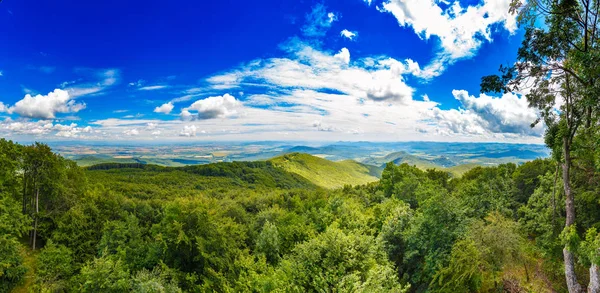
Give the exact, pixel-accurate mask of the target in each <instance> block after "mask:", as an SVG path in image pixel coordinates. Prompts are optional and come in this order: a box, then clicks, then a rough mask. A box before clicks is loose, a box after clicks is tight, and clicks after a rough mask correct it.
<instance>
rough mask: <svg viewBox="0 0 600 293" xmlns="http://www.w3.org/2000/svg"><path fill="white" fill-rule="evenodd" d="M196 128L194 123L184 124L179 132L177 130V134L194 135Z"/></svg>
mask: <svg viewBox="0 0 600 293" xmlns="http://www.w3.org/2000/svg"><path fill="white" fill-rule="evenodd" d="M197 130H198V128H197V127H196V125H185V126H184V127H183V129H182V130H181V132H179V136H185V137H192V136H196V131H197Z"/></svg>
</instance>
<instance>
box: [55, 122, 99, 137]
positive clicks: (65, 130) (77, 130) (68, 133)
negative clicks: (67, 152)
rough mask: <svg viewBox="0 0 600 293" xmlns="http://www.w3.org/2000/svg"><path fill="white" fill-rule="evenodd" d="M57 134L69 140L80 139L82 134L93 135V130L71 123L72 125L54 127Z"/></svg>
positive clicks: (89, 127) (56, 125)
mask: <svg viewBox="0 0 600 293" xmlns="http://www.w3.org/2000/svg"><path fill="white" fill-rule="evenodd" d="M53 129H54V130H58V132H56V134H55V135H56V136H59V137H67V138H78V137H80V134H81V133H91V132H92V131H93V128H92V127H91V126H86V127H77V124H75V123H71V124H70V125H62V124H55V125H54V127H53Z"/></svg>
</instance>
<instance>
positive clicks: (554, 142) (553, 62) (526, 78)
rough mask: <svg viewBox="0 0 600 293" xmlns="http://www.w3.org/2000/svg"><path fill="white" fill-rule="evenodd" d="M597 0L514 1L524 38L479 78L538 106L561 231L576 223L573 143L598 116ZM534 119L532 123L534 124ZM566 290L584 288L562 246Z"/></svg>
mask: <svg viewBox="0 0 600 293" xmlns="http://www.w3.org/2000/svg"><path fill="white" fill-rule="evenodd" d="M599 10H600V1H598V0H530V1H527V2H526V3H525V2H524V1H521V0H512V2H511V12H513V13H518V17H519V20H520V22H521V24H522V25H524V26H525V38H524V40H523V43H522V45H521V47H520V48H519V50H518V57H517V59H518V60H517V62H516V63H515V64H514V65H513V66H508V67H505V66H501V67H500V71H501V74H500V75H492V76H486V77H484V78H482V91H483V92H522V93H525V94H526V97H527V100H528V101H529V104H530V106H531V107H534V108H537V109H539V110H540V114H541V119H543V120H544V122H545V123H546V126H547V127H548V130H547V132H546V135H545V140H546V144H547V145H548V146H549V147H550V148H552V150H553V153H554V158H555V159H556V160H557V161H559V163H561V164H562V179H563V182H564V184H563V186H564V192H565V197H566V200H565V207H566V221H565V230H570V229H571V228H572V227H574V225H575V220H576V217H575V215H576V214H575V195H574V192H573V187H572V185H571V168H572V166H573V159H574V158H573V157H572V155H571V154H572V151H573V141H574V138H575V137H576V136H577V135H584V133H585V132H586V131H587V130H588V129H590V128H591V127H592V126H593V121H594V116H595V115H598V110H599V106H598V96H599V94H600V89H599V86H598V78H599V77H600V75H599V73H600V51H599V50H598V49H599V48H598V37H599V36H600V34H599V32H598V20H599V17H600V16H599V15H598V13H599V12H600V11H599ZM538 122H540V120H538V121H535V122H534V123H533V124H532V125H535V124H537V123H538ZM563 258H564V265H565V277H566V281H567V287H568V290H569V292H571V293H573V292H582V290H583V287H582V286H581V284H580V283H579V281H578V279H577V276H576V274H575V255H574V254H573V251H571V250H570V249H569V248H568V247H567V246H565V248H564V249H563ZM599 275H600V273H599V271H598V266H597V264H592V265H591V267H590V279H591V281H590V285H589V287H588V290H589V291H590V292H600V284H598V281H595V280H598V279H599V278H598V276H599Z"/></svg>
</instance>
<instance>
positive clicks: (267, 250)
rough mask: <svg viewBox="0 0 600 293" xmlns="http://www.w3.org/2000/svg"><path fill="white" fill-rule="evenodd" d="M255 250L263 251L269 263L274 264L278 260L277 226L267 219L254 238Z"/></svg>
mask: <svg viewBox="0 0 600 293" xmlns="http://www.w3.org/2000/svg"><path fill="white" fill-rule="evenodd" d="M256 250H257V251H258V252H260V253H263V254H264V255H265V257H266V258H267V261H269V263H272V264H276V263H277V262H278V261H279V257H280V256H279V232H277V226H275V225H273V224H271V223H270V222H269V221H267V222H266V223H265V225H264V226H263V228H262V231H261V232H260V234H259V235H258V239H257V240H256Z"/></svg>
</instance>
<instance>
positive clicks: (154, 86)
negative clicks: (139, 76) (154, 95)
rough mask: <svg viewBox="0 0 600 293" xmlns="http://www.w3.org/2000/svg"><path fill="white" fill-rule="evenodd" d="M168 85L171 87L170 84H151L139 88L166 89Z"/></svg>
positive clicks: (150, 89) (145, 89) (148, 89)
mask: <svg viewBox="0 0 600 293" xmlns="http://www.w3.org/2000/svg"><path fill="white" fill-rule="evenodd" d="M168 87H169V86H168V85H150V86H143V87H140V88H139V90H141V91H155V90H162V89H166V88H168Z"/></svg>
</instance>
